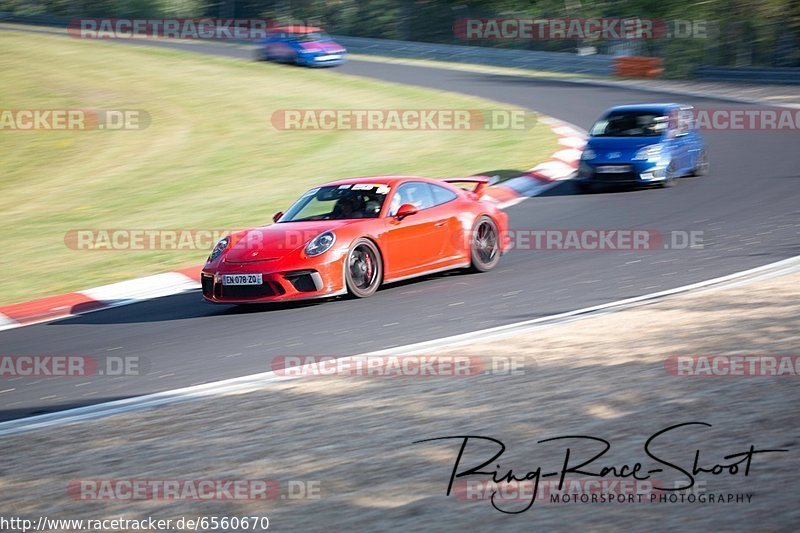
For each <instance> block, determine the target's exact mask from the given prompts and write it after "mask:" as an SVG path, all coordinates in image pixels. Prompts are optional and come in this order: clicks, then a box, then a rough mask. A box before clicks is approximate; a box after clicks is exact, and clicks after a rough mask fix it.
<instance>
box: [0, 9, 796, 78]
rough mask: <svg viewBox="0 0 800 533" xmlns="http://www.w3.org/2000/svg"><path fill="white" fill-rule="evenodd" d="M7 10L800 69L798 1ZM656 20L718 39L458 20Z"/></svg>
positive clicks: (674, 73)
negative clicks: (473, 35) (274, 25)
mask: <svg viewBox="0 0 800 533" xmlns="http://www.w3.org/2000/svg"><path fill="white" fill-rule="evenodd" d="M0 13H2V14H4V15H5V16H6V17H9V16H13V15H15V16H38V17H43V18H41V19H40V20H46V17H48V16H49V17H154V18H158V17H201V16H208V17H225V18H232V17H236V18H250V17H252V18H260V17H263V18H271V19H274V20H276V21H280V22H282V23H283V22H297V21H304V22H307V23H310V24H315V25H320V26H323V27H324V28H325V29H326V30H327V31H328V33H331V34H339V35H347V36H354V37H372V38H382V39H399V40H408V41H422V42H432V43H450V44H470V45H474V46H495V47H506V48H523V49H529V50H544V51H558V52H575V51H576V50H578V49H585V48H586V47H587V46H589V47H593V48H595V49H596V52H597V53H600V54H605V53H612V54H626V55H631V54H634V55H653V56H659V57H663V58H664V60H665V62H664V66H665V72H664V76H666V77H687V76H690V75H691V73H692V72H693V70H694V68H695V67H697V66H699V65H709V66H739V67H743V66H764V67H797V66H800V2H798V1H797V0H758V1H754V0H705V1H690V2H687V1H683V0H613V1H601V0H539V1H525V0H486V1H474V0H472V1H471V0H223V1H206V0H78V1H71V0H0ZM494 17H502V18H556V17H565V18H567V17H568V18H588V17H648V18H652V19H661V20H665V21H676V20H677V21H703V27H704V31H707V32H708V36H709V37H710V38H692V37H687V38H673V39H650V40H635V41H630V40H628V41H624V42H623V41H608V40H605V41H604V40H596V41H595V40H592V41H585V42H581V41H572V40H558V39H555V40H553V39H548V40H518V41H503V40H500V41H494V42H493V41H470V42H467V41H463V40H461V39H459V38H458V37H457V36H456V35H455V32H454V31H453V24H454V21H456V20H458V19H473V18H494Z"/></svg>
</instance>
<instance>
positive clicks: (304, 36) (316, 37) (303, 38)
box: [295, 31, 331, 43]
mask: <svg viewBox="0 0 800 533" xmlns="http://www.w3.org/2000/svg"><path fill="white" fill-rule="evenodd" d="M295 38H296V39H297V40H298V41H300V42H301V43H309V42H313V41H330V40H331V36H330V35H328V34H327V33H325V32H324V31H312V32H308V33H298V34H296V35H295Z"/></svg>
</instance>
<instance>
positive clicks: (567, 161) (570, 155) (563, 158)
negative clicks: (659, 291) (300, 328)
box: [0, 117, 586, 331]
mask: <svg viewBox="0 0 800 533" xmlns="http://www.w3.org/2000/svg"><path fill="white" fill-rule="evenodd" d="M539 120H541V122H543V123H544V124H547V125H548V126H550V127H551V129H552V130H553V132H554V133H555V134H556V135H557V136H558V144H559V145H560V146H561V147H562V148H561V149H560V150H559V151H557V152H556V153H555V154H553V155H552V156H551V157H550V159H548V160H547V161H545V162H543V163H540V164H538V165H536V166H535V167H533V168H532V169H530V170H529V171H528V172H526V173H525V174H523V175H522V176H517V177H515V178H511V179H509V180H507V181H504V182H503V183H502V184H499V185H495V186H492V187H489V188H488V189H487V190H486V192H484V196H483V198H484V199H487V200H490V201H492V202H495V203H497V204H498V205H499V206H500V207H501V208H506V207H509V206H512V205H514V204H517V203H519V202H521V201H523V200H524V199H525V198H529V197H531V196H536V195H538V194H541V193H542V192H544V191H545V190H547V189H549V188H550V187H553V186H554V185H557V184H558V183H559V182H560V181H563V180H566V179H569V178H571V177H572V175H573V173H574V172H575V170H576V169H577V167H578V161H579V159H580V156H581V148H583V146H584V144H585V143H586V134H585V133H584V132H582V131H581V130H580V129H578V128H577V127H576V126H573V125H571V124H567V123H566V122H561V121H559V120H556V119H554V118H551V117H540V119H539ZM199 279H200V267H199V266H198V267H190V268H184V269H181V270H177V271H175V272H166V273H164V274H156V275H154V276H146V277H143V278H136V279H131V280H127V281H122V282H120V283H113V284H111V285H104V286H102V287H95V288H94V289H87V290H84V291H78V292H71V293H67V294H61V295H58V296H49V297H47V298H40V299H38V300H33V301H30V302H23V303H18V304H13V305H6V306H3V307H0V331H3V330H7V329H13V328H18V327H21V326H29V325H31V324H39V323H42V322H49V321H51V320H58V319H63V318H69V317H73V316H77V315H82V314H85V313H90V312H92V311H99V310H102V309H109V308H111V307H118V306H121V305H127V304H132V303H137V302H142V301H145V300H151V299H153V298H160V297H162V296H172V295H175V294H180V293H182V292H187V291H191V290H195V289H198V288H200V282H199Z"/></svg>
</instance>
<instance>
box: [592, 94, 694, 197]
mask: <svg viewBox="0 0 800 533" xmlns="http://www.w3.org/2000/svg"><path fill="white" fill-rule="evenodd" d="M706 173H708V153H707V151H706V146H705V143H704V141H703V138H702V136H701V135H700V133H699V132H698V131H697V128H696V126H695V123H694V120H693V108H692V107H691V106H686V105H680V104H640V105H626V106H619V107H613V108H611V109H610V110H608V111H607V112H606V114H605V115H603V116H602V117H601V118H600V119H599V120H598V121H597V122H596V123H595V124H594V126H592V129H591V130H590V132H589V139H588V141H587V143H586V147H585V148H584V150H583V154H581V160H580V164H579V166H578V175H577V184H578V188H579V189H581V190H582V191H583V192H587V191H588V190H589V189H591V188H592V186H593V185H596V184H620V185H622V184H627V185H650V184H655V185H660V186H661V187H670V186H672V185H674V184H675V182H676V180H677V179H678V178H680V177H683V176H702V175H705V174H706Z"/></svg>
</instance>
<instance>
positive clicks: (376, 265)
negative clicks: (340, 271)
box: [344, 238, 383, 298]
mask: <svg viewBox="0 0 800 533" xmlns="http://www.w3.org/2000/svg"><path fill="white" fill-rule="evenodd" d="M344 279H345V286H346V287H347V292H348V293H349V294H350V295H351V296H353V297H355V298H367V297H368V296H372V295H373V294H375V291H377V290H378V287H380V285H381V282H382V281H383V260H382V258H381V252H380V250H378V247H377V246H376V245H375V243H374V242H372V241H371V240H369V239H363V238H362V239H358V240H357V241H356V242H354V243H353V246H352V247H350V251H349V252H348V253H347V257H346V258H345V265H344Z"/></svg>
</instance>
